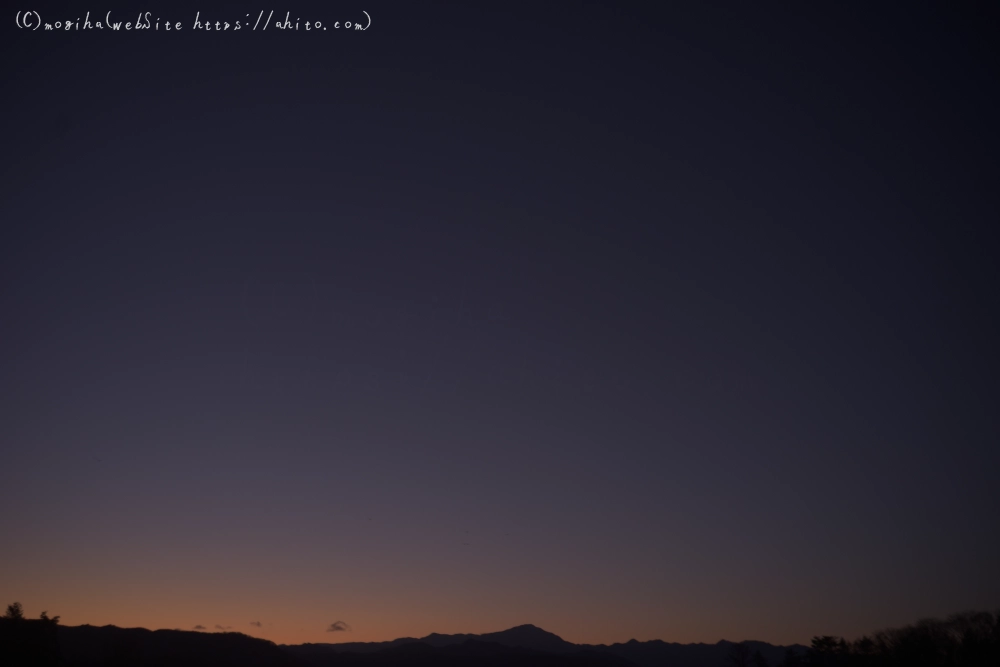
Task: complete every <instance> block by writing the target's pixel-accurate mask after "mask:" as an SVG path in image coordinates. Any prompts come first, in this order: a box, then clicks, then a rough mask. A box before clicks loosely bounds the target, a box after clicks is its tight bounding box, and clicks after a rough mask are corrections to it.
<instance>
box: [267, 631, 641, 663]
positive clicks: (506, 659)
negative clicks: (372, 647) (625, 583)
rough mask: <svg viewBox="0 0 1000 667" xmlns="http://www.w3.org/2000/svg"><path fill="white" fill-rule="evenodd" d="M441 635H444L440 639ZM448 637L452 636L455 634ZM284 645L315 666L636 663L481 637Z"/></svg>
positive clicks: (590, 653)
mask: <svg viewBox="0 0 1000 667" xmlns="http://www.w3.org/2000/svg"><path fill="white" fill-rule="evenodd" d="M497 634H498V633H497ZM441 637H445V635H438V637H437V639H438V640H439V641H440V638H441ZM448 637H449V640H450V639H452V638H453V637H454V636H448ZM570 646H573V645H572V644H571V645H570ZM284 648H285V649H286V650H288V651H289V652H291V653H293V654H295V655H297V656H299V657H300V658H302V659H303V660H304V661H306V662H307V663H308V664H309V665H310V666H312V667H425V666H426V667H430V666H434V667H509V666H511V665H517V666H518V667H635V665H634V664H633V663H631V662H628V661H627V660H623V659H621V658H617V657H615V656H613V655H600V654H597V653H593V652H590V651H586V650H581V649H579V648H577V649H575V652H574V653H550V652H546V651H540V650H536V649H529V648H523V647H518V646H505V645H503V644H499V643H497V642H486V641H480V640H478V639H465V640H464V641H463V640H459V642H458V643H448V644H443V645H438V646H433V645H431V644H428V643H425V642H423V641H421V640H417V641H407V642H402V643H397V644H394V645H392V646H389V647H387V648H383V649H381V650H378V651H369V652H364V653H356V652H342V651H331V650H329V649H326V650H322V649H320V647H319V646H318V645H311V646H310V645H303V646H286V647H284ZM317 649H319V650H317Z"/></svg>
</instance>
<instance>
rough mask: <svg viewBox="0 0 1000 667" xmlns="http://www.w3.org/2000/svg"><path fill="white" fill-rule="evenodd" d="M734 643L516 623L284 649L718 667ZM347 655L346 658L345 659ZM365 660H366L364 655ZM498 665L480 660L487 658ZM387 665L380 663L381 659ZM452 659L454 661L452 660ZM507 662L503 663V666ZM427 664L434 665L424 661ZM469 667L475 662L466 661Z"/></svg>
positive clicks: (336, 658) (311, 653) (316, 655)
mask: <svg viewBox="0 0 1000 667" xmlns="http://www.w3.org/2000/svg"><path fill="white" fill-rule="evenodd" d="M746 643H747V644H748V645H749V646H750V648H751V651H758V650H759V651H760V652H761V655H763V656H764V657H765V658H766V659H767V660H768V662H770V663H771V664H777V663H778V662H780V661H781V659H782V658H783V657H784V655H785V652H786V649H788V648H791V649H792V650H794V651H796V652H800V653H803V652H805V650H806V647H805V646H802V645H794V646H791V647H785V646H773V645H771V644H768V643H765V642H746ZM732 646H733V643H732V642H727V641H720V642H718V643H717V644H674V643H668V642H663V641H660V640H653V641H647V642H639V641H636V640H634V639H633V640H632V641H629V642H626V643H623V644H612V645H610V646H609V645H605V644H597V645H591V644H573V643H571V642H568V641H566V640H564V639H562V638H561V637H559V636H558V635H555V634H553V633H551V632H548V631H546V630H543V629H542V628H539V627H536V626H534V625H530V624H529V625H519V626H517V627H514V628H510V629H509V630H503V631H500V632H489V633H486V634H482V635H472V634H457V635H442V634H438V633H432V634H429V635H427V636H426V637H422V638H420V639H415V638H412V637H403V638H400V639H394V640H392V641H387V642H344V643H339V644H302V645H298V646H282V648H284V649H286V650H287V651H289V652H290V653H292V654H293V655H296V656H298V657H301V658H303V659H305V660H306V661H308V662H309V664H310V665H313V666H314V667H323V666H325V665H330V666H331V667H332V666H334V665H381V664H404V662H398V663H394V662H392V660H394V659H395V660H401V661H405V664H414V665H417V664H425V663H422V662H409V661H410V660H417V659H418V658H421V659H423V658H426V659H427V660H440V661H443V662H433V664H456V665H457V664H466V663H465V662H461V659H466V658H476V659H478V660H479V662H476V663H475V664H497V665H500V664H511V665H513V664H517V665H526V664H533V665H534V664H538V665H543V664H544V665H586V664H589V665H619V666H623V665H632V666H633V667H654V666H655V667H662V666H663V665H669V667H718V666H719V665H723V664H725V663H726V660H727V657H728V656H729V652H730V650H731V649H732ZM435 649H437V650H435ZM348 656H350V657H348ZM363 656H364V657H363ZM487 656H491V657H496V658H497V659H498V660H500V662H494V661H492V660H491V661H490V662H489V663H487V662H483V660H484V659H485V658H486V657H487ZM383 659H384V660H386V662H380V660H383ZM453 660H455V661H456V662H452V661H453ZM504 661H506V662H504ZM426 664H432V663H431V662H428V663H426ZM469 664H473V663H469Z"/></svg>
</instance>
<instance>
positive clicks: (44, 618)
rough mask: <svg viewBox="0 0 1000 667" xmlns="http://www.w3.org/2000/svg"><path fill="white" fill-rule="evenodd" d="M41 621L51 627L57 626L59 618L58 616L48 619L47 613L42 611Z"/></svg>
mask: <svg viewBox="0 0 1000 667" xmlns="http://www.w3.org/2000/svg"><path fill="white" fill-rule="evenodd" d="M41 619H42V620H43V621H46V622H48V623H51V624H52V625H58V624H59V617H58V616H53V617H52V618H49V613H48V612H47V611H43V612H42V616H41Z"/></svg>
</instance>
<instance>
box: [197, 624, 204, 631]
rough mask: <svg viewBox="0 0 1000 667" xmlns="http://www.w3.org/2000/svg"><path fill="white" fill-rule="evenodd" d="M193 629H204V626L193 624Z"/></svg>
mask: <svg viewBox="0 0 1000 667" xmlns="http://www.w3.org/2000/svg"><path fill="white" fill-rule="evenodd" d="M194 629H195V630H204V629H205V626H204V625H196V626H194Z"/></svg>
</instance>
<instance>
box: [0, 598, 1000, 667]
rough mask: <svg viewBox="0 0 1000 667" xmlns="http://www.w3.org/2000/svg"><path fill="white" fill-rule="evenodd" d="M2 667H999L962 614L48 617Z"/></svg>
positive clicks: (991, 642) (17, 626) (997, 628)
mask: <svg viewBox="0 0 1000 667" xmlns="http://www.w3.org/2000/svg"><path fill="white" fill-rule="evenodd" d="M0 665H3V666H4V667H6V666H7V665H13V666H15V667H181V666H184V667H209V666H212V667H227V666H232V667H390V666H392V667H430V666H431V665H434V666H435V667H509V666H513V665H518V666H522V667H653V666H654V665H655V666H656V667H722V666H723V665H735V666H737V667H741V666H742V667H746V666H749V665H753V666H754V667H762V666H764V665H769V666H772V667H815V666H823V667H903V666H905V667H997V666H998V665H1000V611H998V612H995V613H991V612H967V613H963V614H955V615H953V616H951V617H949V618H948V619H945V620H937V619H929V620H923V621H920V622H919V623H916V624H914V625H910V626H906V627H903V628H893V629H888V630H882V631H880V632H876V633H874V634H872V635H870V636H866V637H861V638H860V639H857V640H854V641H852V642H848V641H846V640H844V639H843V638H840V637H832V636H821V637H814V638H813V640H812V644H811V646H809V647H806V646H801V645H794V646H790V647H786V646H773V645H771V644H768V643H766V642H757V641H744V642H740V643H738V644H737V643H733V642H728V641H720V642H717V643H715V644H676V643H668V642H663V641H660V640H653V641H647V642H639V641H636V640H634V639H633V640H631V641H628V642H625V643H620V644H611V645H604V644H599V645H587V644H573V643H570V642H567V641H565V640H563V639H562V638H560V637H559V636H557V635H554V634H552V633H550V632H546V631H545V630H542V629H541V628H538V627H535V626H533V625H521V626H517V627H515V628H510V629H509V630H504V631H502V632H491V633H486V634H483V635H469V634H460V635H442V634H437V633H434V634H430V635H427V636H426V637H424V638H422V639H414V638H410V637H404V638H400V639H396V640H393V641H390V642H373V643H351V642H347V643H341V644H302V645H297V646H279V645H277V644H275V643H273V642H270V641H267V640H265V639H258V638H255V637H249V636H247V635H244V634H242V633H238V632H219V633H206V632H187V631H181V630H155V631H153V630H146V629H144V628H118V627H114V626H104V627H94V626H90V625H82V626H77V627H63V626H60V625H59V617H58V616H54V617H52V618H49V617H48V616H47V615H46V613H45V612H42V617H41V618H40V619H37V620H29V619H26V618H24V615H23V612H22V608H21V606H20V605H19V604H17V603H14V604H12V605H10V606H9V607H8V608H7V614H6V615H4V616H3V617H0Z"/></svg>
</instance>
